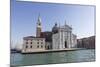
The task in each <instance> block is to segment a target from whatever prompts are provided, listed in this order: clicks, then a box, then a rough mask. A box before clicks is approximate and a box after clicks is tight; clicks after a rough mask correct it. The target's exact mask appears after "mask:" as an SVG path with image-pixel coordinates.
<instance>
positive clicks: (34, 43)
mask: <svg viewBox="0 0 100 67" xmlns="http://www.w3.org/2000/svg"><path fill="white" fill-rule="evenodd" d="M23 41H24V42H23V50H22V52H33V51H40V50H45V38H39V37H33V36H27V37H24V38H23Z"/></svg>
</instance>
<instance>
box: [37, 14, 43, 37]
mask: <svg viewBox="0 0 100 67" xmlns="http://www.w3.org/2000/svg"><path fill="white" fill-rule="evenodd" d="M41 31H42V25H41V18H40V14H39V16H38V21H37V27H36V37H40V34H41Z"/></svg>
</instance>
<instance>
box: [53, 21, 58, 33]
mask: <svg viewBox="0 0 100 67" xmlns="http://www.w3.org/2000/svg"><path fill="white" fill-rule="evenodd" d="M52 32H53V33H54V34H55V33H58V27H57V23H55V25H54V27H53V28H52Z"/></svg>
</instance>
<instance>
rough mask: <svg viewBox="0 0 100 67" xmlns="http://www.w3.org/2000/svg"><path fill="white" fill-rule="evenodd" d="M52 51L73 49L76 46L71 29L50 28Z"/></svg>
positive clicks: (74, 36)
mask: <svg viewBox="0 0 100 67" xmlns="http://www.w3.org/2000/svg"><path fill="white" fill-rule="evenodd" d="M52 32H53V34H52V45H53V46H52V49H65V48H72V47H73V48H75V46H76V44H77V39H76V35H73V34H72V28H71V27H70V26H68V25H66V24H65V25H64V26H59V27H58V26H57V23H56V24H55V26H54V27H53V28H52Z"/></svg>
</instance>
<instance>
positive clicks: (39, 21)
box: [38, 13, 41, 23]
mask: <svg viewBox="0 0 100 67" xmlns="http://www.w3.org/2000/svg"><path fill="white" fill-rule="evenodd" d="M38 23H41V17H40V13H39V16H38Z"/></svg>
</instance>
